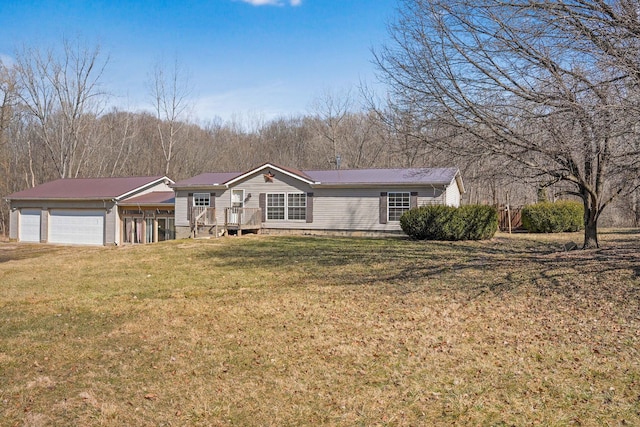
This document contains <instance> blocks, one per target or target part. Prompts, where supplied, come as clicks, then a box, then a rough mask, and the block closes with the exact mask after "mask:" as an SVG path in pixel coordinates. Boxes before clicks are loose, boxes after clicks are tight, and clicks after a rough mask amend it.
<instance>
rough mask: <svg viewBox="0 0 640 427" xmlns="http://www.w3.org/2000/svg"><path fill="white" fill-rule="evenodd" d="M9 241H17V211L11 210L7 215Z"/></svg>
mask: <svg viewBox="0 0 640 427" xmlns="http://www.w3.org/2000/svg"><path fill="white" fill-rule="evenodd" d="M9 239H11V240H18V210H17V209H11V212H10V214H9Z"/></svg>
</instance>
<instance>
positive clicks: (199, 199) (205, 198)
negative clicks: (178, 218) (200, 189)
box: [193, 193, 211, 207]
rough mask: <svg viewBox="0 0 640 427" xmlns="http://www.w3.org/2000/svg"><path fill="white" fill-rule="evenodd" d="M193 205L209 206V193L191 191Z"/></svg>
mask: <svg viewBox="0 0 640 427" xmlns="http://www.w3.org/2000/svg"><path fill="white" fill-rule="evenodd" d="M193 206H206V207H209V206H211V195H210V194H209V193H193Z"/></svg>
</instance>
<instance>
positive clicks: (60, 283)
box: [0, 231, 640, 426]
mask: <svg viewBox="0 0 640 427" xmlns="http://www.w3.org/2000/svg"><path fill="white" fill-rule="evenodd" d="M569 240H575V241H580V236H579V235H572V234H567V235H546V236H545V235H542V236H529V235H514V236H508V235H505V234H499V235H498V236H497V237H496V238H495V239H493V240H492V241H490V242H458V243H449V242H433V243H424V242H413V241H409V240H403V239H386V240H385V239H339V238H308V237H263V236H246V237H242V238H222V239H217V240H209V241H193V240H180V241H170V242H164V243H160V244H153V245H145V246H129V247H119V248H89V249H87V248H80V247H55V246H39V245H17V244H12V243H0V283H1V285H0V286H1V289H0V292H1V294H0V295H2V296H1V299H0V420H2V421H1V422H0V424H2V425H29V426H44V425H106V426H122V425H141V426H142V425H167V426H169V425H274V426H275V425H322V424H324V425H439V424H441V425H451V424H453V425H640V355H639V349H640V251H639V250H640V235H639V234H638V233H637V231H619V232H614V231H611V232H604V233H603V234H602V235H601V243H602V244H603V248H602V249H600V250H594V251H575V252H563V251H562V245H563V243H566V242H567V241H569Z"/></svg>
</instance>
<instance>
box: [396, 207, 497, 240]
mask: <svg viewBox="0 0 640 427" xmlns="http://www.w3.org/2000/svg"><path fill="white" fill-rule="evenodd" d="M400 226H401V227H402V230H403V231H404V232H405V233H406V234H408V235H409V236H411V237H412V238H414V239H418V240H484V239H490V238H492V237H493V235H494V234H495V233H496V231H497V230H498V212H497V211H496V208H494V207H493V206H484V205H466V206H461V207H459V208H454V207H451V206H422V207H419V208H414V209H411V210H409V211H407V212H405V213H404V214H403V215H402V216H401V217H400Z"/></svg>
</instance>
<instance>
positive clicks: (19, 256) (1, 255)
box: [0, 242, 58, 263]
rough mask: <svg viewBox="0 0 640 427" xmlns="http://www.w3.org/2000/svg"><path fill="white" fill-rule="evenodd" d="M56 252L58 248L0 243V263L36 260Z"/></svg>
mask: <svg viewBox="0 0 640 427" xmlns="http://www.w3.org/2000/svg"><path fill="white" fill-rule="evenodd" d="M57 250H58V247H55V246H50V245H43V244H39V243H7V242H0V263H3V262H8V261H19V260H24V259H31V258H38V257H40V256H42V255H47V254H51V253H53V252H55V251H57Z"/></svg>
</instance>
